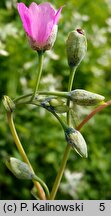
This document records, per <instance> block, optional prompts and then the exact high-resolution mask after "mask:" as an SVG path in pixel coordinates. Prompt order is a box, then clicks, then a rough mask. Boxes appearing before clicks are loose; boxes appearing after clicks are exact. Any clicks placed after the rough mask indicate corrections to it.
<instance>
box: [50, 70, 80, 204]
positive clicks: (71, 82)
mask: <svg viewBox="0 0 111 216" xmlns="http://www.w3.org/2000/svg"><path fill="white" fill-rule="evenodd" d="M75 71H76V67H75V68H74V69H72V68H71V69H70V76H69V83H68V92H70V91H71V89H72V84H73V79H74V75H75ZM67 105H68V106H70V100H69V99H68V100H67ZM67 124H68V125H70V111H68V112H67ZM70 149H71V147H70V145H69V144H67V146H66V148H65V151H64V155H63V159H62V162H61V165H60V169H59V171H58V174H57V177H56V179H55V182H54V185H53V188H52V191H51V195H50V200H54V199H55V196H56V193H57V190H58V188H59V185H60V182H61V179H62V176H63V173H64V169H65V167H66V163H67V159H68V156H69V153H70Z"/></svg>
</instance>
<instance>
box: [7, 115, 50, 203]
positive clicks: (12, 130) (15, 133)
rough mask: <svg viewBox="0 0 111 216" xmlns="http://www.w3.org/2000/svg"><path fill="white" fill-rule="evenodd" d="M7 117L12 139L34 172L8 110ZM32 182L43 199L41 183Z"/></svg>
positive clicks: (44, 197)
mask: <svg viewBox="0 0 111 216" xmlns="http://www.w3.org/2000/svg"><path fill="white" fill-rule="evenodd" d="M7 119H8V123H9V127H10V130H11V133H12V136H13V139H14V141H15V144H16V146H17V149H18V151H19V152H20V155H21V156H22V158H23V160H24V162H25V163H27V164H28V165H29V167H30V169H31V170H32V172H33V173H34V170H33V168H32V166H31V164H30V161H29V159H28V158H27V155H26V153H25V151H24V149H23V147H22V144H21V142H20V140H19V137H18V135H17V132H16V129H15V125H14V121H13V114H12V113H10V112H7ZM34 174H35V173H34ZM33 182H34V185H35V187H36V188H37V191H38V194H39V197H40V199H42V200H45V199H46V196H45V193H44V190H43V188H42V187H41V185H40V184H39V182H37V181H33Z"/></svg>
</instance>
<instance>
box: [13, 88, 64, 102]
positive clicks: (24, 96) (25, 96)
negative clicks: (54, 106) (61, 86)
mask: <svg viewBox="0 0 111 216" xmlns="http://www.w3.org/2000/svg"><path fill="white" fill-rule="evenodd" d="M38 95H52V96H57V97H64V98H67V97H68V96H67V95H68V93H67V92H60V91H55V92H53V91H51V92H49V91H38V92H37V96H38ZM31 96H32V93H29V94H26V95H22V96H20V97H18V98H15V99H14V100H13V101H14V102H16V103H17V102H18V101H19V100H22V99H25V98H27V97H31Z"/></svg>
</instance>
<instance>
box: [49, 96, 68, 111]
mask: <svg viewBox="0 0 111 216" xmlns="http://www.w3.org/2000/svg"><path fill="white" fill-rule="evenodd" d="M49 104H50V105H51V106H52V108H53V109H54V111H55V112H57V113H65V112H68V110H69V108H68V106H67V105H66V103H65V101H63V100H61V99H60V98H52V99H51V100H50V101H49Z"/></svg>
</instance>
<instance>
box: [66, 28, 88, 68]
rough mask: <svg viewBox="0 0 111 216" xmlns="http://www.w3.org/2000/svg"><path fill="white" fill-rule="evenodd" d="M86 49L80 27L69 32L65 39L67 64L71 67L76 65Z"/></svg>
mask: <svg viewBox="0 0 111 216" xmlns="http://www.w3.org/2000/svg"><path fill="white" fill-rule="evenodd" d="M86 50H87V41H86V37H85V35H84V31H83V30H82V29H77V30H74V31H72V32H70V33H69V35H68V38H67V41H66V51H67V58H68V64H69V66H70V67H71V68H73V67H77V66H78V65H79V64H80V62H81V61H82V59H83V58H84V56H85V54H86Z"/></svg>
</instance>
